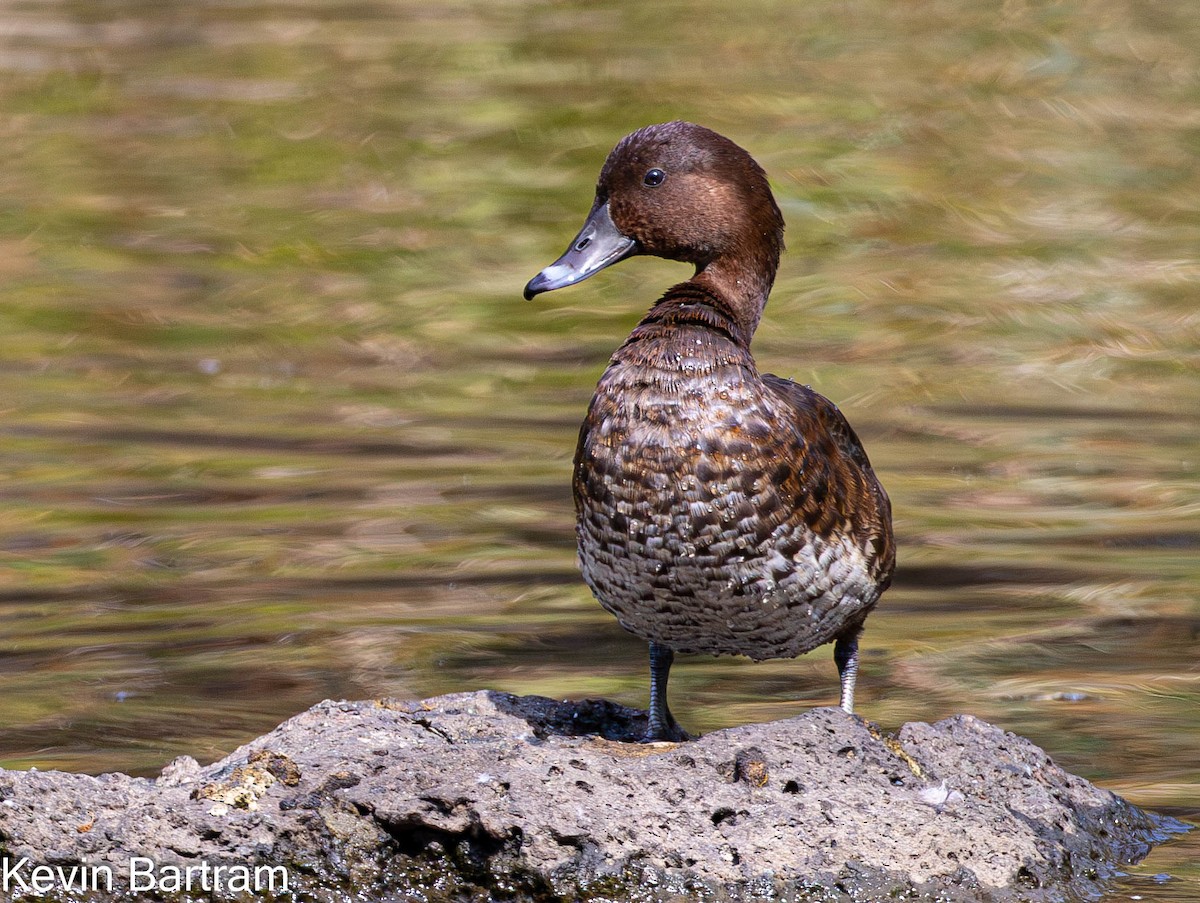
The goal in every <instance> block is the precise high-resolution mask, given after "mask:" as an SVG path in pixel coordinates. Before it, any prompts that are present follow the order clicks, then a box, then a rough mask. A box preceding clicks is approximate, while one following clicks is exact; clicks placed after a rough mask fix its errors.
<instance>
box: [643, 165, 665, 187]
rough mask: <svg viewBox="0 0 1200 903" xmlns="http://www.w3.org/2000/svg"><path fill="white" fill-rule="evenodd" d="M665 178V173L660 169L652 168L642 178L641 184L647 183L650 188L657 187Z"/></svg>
mask: <svg viewBox="0 0 1200 903" xmlns="http://www.w3.org/2000/svg"><path fill="white" fill-rule="evenodd" d="M666 178H667V174H666V173H665V172H663V171H662V170H661V169H652V170H650V171H649V172H648V173H646V175H645V176H644V177H643V178H642V184H643V185H649V186H650V187H651V188H657V187H658V186H659V185H661V184H662V183H663V182H664V181H665V180H666Z"/></svg>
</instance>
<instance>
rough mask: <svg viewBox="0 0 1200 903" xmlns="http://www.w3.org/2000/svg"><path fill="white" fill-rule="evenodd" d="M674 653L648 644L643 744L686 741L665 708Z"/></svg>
mask: <svg viewBox="0 0 1200 903" xmlns="http://www.w3.org/2000/svg"><path fill="white" fill-rule="evenodd" d="M673 661H675V653H674V652H672V651H671V650H670V649H668V648H667V647H666V646H662V645H660V644H658V643H651V644H650V718H649V720H648V721H647V722H646V733H645V734H644V735H643V736H642V742H643V743H654V742H655V741H658V740H668V741H670V742H672V743H679V742H682V741H683V740H687V739H689V738H688V735H687V733H686V732H685V731H684V730H683V728H681V727H680V726H679V725H678V723H676V721H675V716H673V715H672V714H671V710H670V708H668V707H667V678H668V677H669V676H670V674H671V662H673Z"/></svg>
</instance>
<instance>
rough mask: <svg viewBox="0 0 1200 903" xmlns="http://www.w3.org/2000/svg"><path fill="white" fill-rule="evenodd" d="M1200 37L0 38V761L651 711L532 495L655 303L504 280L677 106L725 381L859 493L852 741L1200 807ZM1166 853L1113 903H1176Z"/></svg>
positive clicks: (52, 762)
mask: <svg viewBox="0 0 1200 903" xmlns="http://www.w3.org/2000/svg"><path fill="white" fill-rule="evenodd" d="M1197 48H1200V24H1198V23H1197V21H1196V18H1195V16H1194V15H1192V14H1191V11H1190V10H1189V9H1188V8H1187V6H1186V5H1178V6H1168V5H1166V4H1132V3H1126V2H1117V0H1089V2H1086V3H1082V4H1055V3H1050V4H1032V3H1019V2H1014V3H1005V4H1001V5H997V4H982V3H970V2H966V0H954V2H950V0H942V2H939V0H933V2H928V3H923V4H920V5H913V4H893V3H885V2H881V0H858V2H848V3H847V2H837V3H832V2H822V0H817V2H813V3H806V4H773V3H765V2H764V3H743V4H737V5H736V7H735V8H729V7H728V6H727V5H725V4H717V3H704V2H700V3H688V4H682V3H668V4H665V5H664V4H655V5H653V6H648V5H644V4H637V3H632V2H624V0H620V2H611V3H606V4H599V5H597V4H587V5H584V4H573V3H566V4H553V5H548V4H542V3H531V2H528V3H527V2H517V0H513V2H506V3H483V2H479V3H466V2H463V3H453V2H451V3H445V4H439V5H436V6H433V7H430V6H429V5H427V4H423V3H417V2H408V0H394V2H360V3H349V2H336V0H334V2H326V3H311V2H304V0H295V2H277V3H262V4H250V3H244V2H233V0H229V2H200V0H197V2H192V3H188V4H159V3H149V2H140V3H139V2H134V0H111V2H105V3H87V2H71V0H64V2H56V3H51V2H13V0H7V2H4V3H3V6H2V14H0V69H2V70H3V73H4V76H3V78H2V79H0V133H2V135H3V143H4V147H5V157H6V162H5V165H4V166H3V167H2V168H0V278H2V279H3V284H4V289H3V294H2V295H0V326H2V328H0V399H2V401H0V433H2V435H3V440H4V453H3V468H0V498H2V501H3V503H2V504H0V619H2V621H0V623H2V624H3V631H2V633H0V722H2V723H4V724H5V725H6V730H5V732H4V734H3V736H2V737H0V761H2V762H3V764H4V765H5V766H6V767H14V768H22V767H28V766H31V765H36V766H38V767H40V768H68V769H76V770H84V771H91V772H100V771H104V770H114V769H119V770H123V771H130V772H133V773H138V774H154V773H156V772H157V771H158V769H159V768H160V767H161V766H162V764H163V763H165V762H166V761H168V760H169V759H170V758H172V757H173V756H176V755H180V754H190V755H194V756H196V757H197V758H199V759H201V760H202V761H209V760H212V759H215V758H218V757H220V756H222V755H224V754H226V753H228V752H229V751H230V750H232V749H233V748H235V747H236V746H237V745H238V744H240V743H242V742H244V741H245V740H247V739H249V738H250V737H253V736H255V735H257V734H259V733H261V732H262V731H265V730H267V729H269V728H271V727H272V726H274V725H275V724H276V723H277V722H279V721H280V720H282V719H283V718H285V717H287V716H289V715H291V714H293V713H295V712H297V711H299V710H301V709H303V708H305V707H307V706H308V705H310V704H312V703H314V702H316V701H319V700H320V699H323V698H326V697H369V696H379V695H388V694H392V695H400V696H427V695H432V694H436V693H442V692H450V691H457V690H464V689H472V688H477V687H493V688H497V689H503V690H509V691H513V692H518V693H543V694H546V695H550V696H557V697H564V696H584V695H590V696H599V695H603V696H608V697H611V698H614V699H617V700H619V701H622V702H626V703H631V704H644V700H645V693H646V678H645V674H644V672H645V651H644V648H643V647H642V645H641V644H640V643H639V642H638V641H636V640H634V639H632V638H630V637H628V636H626V635H625V634H623V633H622V632H621V631H620V629H619V628H617V627H616V626H615V624H614V622H613V621H612V619H611V618H610V617H609V616H608V615H607V614H605V613H604V612H603V611H602V610H601V609H600V608H599V607H598V606H597V605H596V604H595V603H594V602H593V601H592V600H591V598H590V596H589V594H588V592H587V590H586V588H584V587H583V585H582V583H581V582H580V580H579V578H578V575H577V573H576V571H575V568H574V543H573V536H572V513H571V500H570V494H569V475H570V461H571V454H572V451H573V448H574V441H575V435H576V431H577V429H578V423H579V421H580V419H581V417H582V415H583V411H584V408H585V406H586V404H587V399H588V398H589V397H590V394H591V390H592V387H593V385H594V383H595V380H596V378H597V377H598V375H599V373H600V371H601V370H602V369H603V366H604V363H605V361H606V359H607V356H608V354H609V353H610V352H611V350H612V349H613V348H615V347H616V345H617V344H618V343H619V342H620V340H621V339H622V338H623V337H624V335H625V334H626V333H627V332H628V330H629V329H630V328H631V327H632V326H633V324H634V323H635V322H636V320H637V319H638V317H639V316H640V315H641V313H642V312H643V311H644V309H645V308H646V307H647V306H648V305H649V303H650V302H651V301H652V300H653V299H654V298H655V297H656V296H657V293H658V292H659V291H661V290H662V288H663V287H665V286H666V285H668V284H669V283H670V282H672V281H675V280H678V279H679V278H682V277H683V276H684V275H686V272H687V271H686V269H684V268H681V267H680V266H679V265H677V264H671V263H667V262H661V261H651V260H636V261H632V262H628V263H625V264H622V265H621V266H619V267H617V268H614V269H613V270H610V271H607V272H606V273H604V274H603V275H601V276H600V277H597V278H596V279H593V280H592V281H590V282H588V283H587V284H586V285H583V286H579V287H576V288H574V289H570V290H565V291H562V292H556V293H554V294H552V295H548V296H545V297H542V298H539V299H537V300H536V301H535V302H532V303H526V302H524V301H522V300H521V298H520V289H521V287H522V286H523V285H524V282H525V281H526V280H527V279H528V278H529V277H530V276H532V275H533V273H535V272H536V271H537V270H538V269H540V268H541V267H542V266H543V265H545V264H546V263H548V262H549V261H550V260H552V259H553V258H554V257H555V256H557V254H558V253H559V252H560V251H561V250H562V248H563V247H564V246H565V244H566V242H567V241H568V239H569V238H570V237H571V235H573V234H574V230H575V229H576V228H577V226H578V225H579V223H580V222H581V221H582V217H583V215H584V213H585V212H586V210H587V207H588V205H589V203H590V195H591V189H592V185H593V183H594V179H595V175H596V173H597V171H598V169H599V166H600V163H601V162H602V161H603V159H604V156H605V154H606V153H607V151H608V149H609V148H610V147H611V145H612V144H613V142H614V141H615V140H616V139H617V138H618V137H620V136H621V135H623V134H624V133H626V132H627V131H630V130H631V129H632V128H634V127H636V126H638V125H642V124H645V123H648V122H654V121H662V120H665V119H669V118H674V117H679V118H687V119H693V120H697V121H700V122H703V123H704V124H706V125H709V126H711V127H713V128H716V129H717V130H719V131H722V132H724V133H726V134H728V135H730V136H731V137H733V138H734V139H735V140H737V141H739V142H740V143H741V144H743V145H744V146H746V147H747V148H748V149H750V150H751V151H752V152H753V153H754V154H755V156H756V157H757V158H758V159H759V160H760V162H762V164H763V165H764V166H765V167H766V169H767V171H768V173H769V175H770V177H771V179H772V183H773V185H774V187H775V190H776V192H777V194H778V196H779V200H780V204H781V207H782V209H783V211H784V215H785V217H786V218H787V221H788V233H787V241H788V252H787V254H786V255H785V258H784V263H783V269H782V271H781V273H780V278H779V281H778V283H777V285H776V290H775V293H774V296H773V298H772V302H771V305H770V307H769V308H768V310H767V313H766V317H765V319H764V321H763V325H762V327H761V329H760V331H759V335H758V337H757V339H756V342H755V351H756V354H757V356H758V358H759V361H760V363H761V365H762V368H763V369H764V370H769V371H774V372H777V373H780V374H782V375H786V376H790V377H793V378H795V379H797V380H799V381H802V382H808V383H811V384H812V385H813V386H814V387H816V388H818V389H819V390H820V391H822V392H824V393H825V394H827V395H828V396H829V397H831V398H833V399H834V400H835V401H837V402H838V404H839V405H840V406H841V407H842V408H843V410H844V411H845V412H846V413H847V415H848V417H849V418H850V420H851V422H852V423H853V424H854V425H855V427H856V428H857V430H858V432H859V433H860V435H861V436H862V438H863V440H864V442H865V443H866V445H867V447H868V450H869V451H870V453H871V456H872V460H873V461H874V463H875V465H876V468H877V470H878V471H879V473H880V475H881V477H882V479H883V481H884V483H885V485H886V486H887V488H888V490H889V491H890V493H891V495H892V498H893V502H894V504H895V508H896V525H897V534H898V540H899V544H900V569H899V572H898V575H897V580H896V584H895V586H894V588H893V589H892V590H890V591H889V593H888V594H887V595H886V596H885V598H884V602H883V604H882V605H881V607H880V609H879V610H878V611H877V612H876V613H875V614H874V615H873V616H872V617H871V619H870V621H869V622H868V630H867V633H866V635H865V638H864V661H863V675H862V678H861V680H860V684H859V707H860V711H861V712H862V713H863V714H864V715H866V716H867V717H869V718H871V719H873V720H876V721H878V722H880V723H881V724H883V725H884V726H885V727H895V726H898V725H899V724H901V723H902V722H904V721H906V720H912V719H920V720H936V719H938V718H941V717H944V716H946V715H949V714H952V713H956V712H960V711H969V712H972V713H974V714H976V715H978V716H980V717H983V718H986V719H988V720H991V721H993V722H995V723H998V724H1001V725H1003V726H1004V727H1006V728H1008V729H1010V730H1013V731H1016V732H1018V733H1021V734H1023V735H1025V736H1028V737H1030V738H1031V739H1032V740H1034V741H1035V742H1037V743H1039V744H1041V745H1042V746H1044V747H1045V748H1046V749H1047V750H1048V751H1049V752H1050V753H1051V755H1052V756H1053V757H1054V758H1055V759H1056V760H1057V761H1059V762H1060V763H1062V764H1064V765H1066V766H1068V767H1070V768H1072V769H1074V770H1076V771H1078V772H1079V773H1082V774H1084V775H1085V776H1087V777H1089V778H1091V779H1093V780H1096V781H1099V782H1100V783H1102V784H1103V785H1104V786H1107V787H1110V788H1112V789H1113V790H1115V791H1117V792H1119V793H1122V794H1124V795H1126V796H1128V797H1129V798H1131V799H1132V800H1134V801H1135V802H1138V803H1140V804H1142V805H1146V806H1152V807H1156V808H1159V809H1162V810H1164V811H1168V812H1173V813H1175V814H1179V815H1182V816H1185V817H1191V818H1193V819H1195V818H1196V816H1197V814H1200V813H1198V807H1200V762H1198V760H1200V756H1197V753H1196V750H1197V748H1198V747H1200V705H1198V703H1200V666H1198V665H1197V661H1198V659H1200V656H1198V652H1200V645H1198V644H1200V604H1198V603H1197V598H1198V597H1200V556H1198V555H1197V552H1198V551H1200V521H1198V519H1197V515H1200V481H1198V479H1197V476H1198V470H1200V438H1198V436H1200V430H1198V429H1197V424H1196V420H1197V415H1198V414H1200V379H1198V377H1200V304H1198V303H1197V298H1198V296H1200V255H1197V253H1196V248H1197V247H1200V168H1198V166H1197V152H1198V151H1200V113H1197V110H1200V104H1198V103H1197V101H1198V100H1200V80H1198V78H1197V75H1196V73H1197V72H1200V50H1197ZM836 692H837V689H836V681H835V679H834V669H833V665H832V662H831V661H830V654H829V650H828V649H822V650H818V651H817V652H814V653H813V654H811V655H809V656H806V657H804V658H802V659H799V660H797V661H786V662H768V663H763V664H758V665H754V664H751V663H750V662H748V661H744V660H733V659H709V658H705V657H689V658H684V659H682V660H681V661H680V662H679V663H678V664H677V666H676V669H675V671H674V672H673V673H672V702H673V708H674V710H675V711H676V713H677V714H678V715H679V717H680V719H681V721H683V723H684V724H685V725H686V726H688V727H689V728H692V729H694V730H702V731H703V730H712V729H716V728H719V727H722V726H726V725H732V724H738V723H742V722H745V721H752V720H762V719H769V718H776V717H783V716H787V715H789V714H792V713H794V712H796V711H797V710H799V709H801V708H803V707H805V706H811V705H817V704H826V703H829V702H832V701H834V700H835V699H836ZM1198 862H1200V841H1198V840H1196V839H1185V840H1183V841H1180V842H1177V843H1175V844H1169V845H1167V846H1166V847H1163V848H1161V849H1160V850H1158V851H1156V852H1155V853H1154V854H1153V855H1152V857H1151V858H1150V860H1148V861H1147V862H1146V863H1144V864H1142V865H1140V866H1138V867H1136V868H1135V869H1134V870H1133V871H1134V877H1132V878H1131V879H1130V880H1129V882H1128V883H1127V885H1123V886H1121V887H1120V888H1118V890H1117V891H1116V892H1114V896H1113V897H1112V899H1113V900H1118V899H1120V900H1124V899H1131V898H1134V897H1138V896H1140V897H1141V898H1142V899H1157V900H1171V901H1200V865H1198V864H1197V863H1198ZM1155 876H1159V877H1157V878H1156V877H1155Z"/></svg>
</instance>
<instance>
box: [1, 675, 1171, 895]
mask: <svg viewBox="0 0 1200 903" xmlns="http://www.w3.org/2000/svg"><path fill="white" fill-rule="evenodd" d="M644 725H645V713H644V712H639V711H635V710H632V709H627V708H624V707H622V706H617V705H614V704H612V703H609V702H605V701H593V700H587V701H584V702H554V701H552V700H549V699H543V698H540V697H530V696H526V697H516V696H511V695H508V694H505V693H495V692H485V691H481V692H476V693H464V694H457V695H451V696H441V697H437V698H435V699H429V700H425V701H424V702H401V701H396V700H382V701H377V702H323V703H321V704H319V705H316V706H314V707H313V708H311V709H309V710H308V711H307V712H304V713H303V714H301V715H297V716H296V717H295V718H292V719H291V720H289V721H287V722H285V723H284V724H282V725H280V726H279V727H278V728H276V729H275V730H274V731H272V732H271V733H269V734H267V735H265V736H263V737H260V738H258V739H257V740H255V741H253V742H252V743H249V744H247V745H246V746H244V747H242V748H241V749H239V750H237V751H236V752H235V753H233V754H232V755H230V756H229V757H227V758H225V759H223V760H222V761H220V762H217V763H215V764H213V765H210V766H207V767H203V768H202V767H200V766H198V765H197V764H196V762H195V760H193V759H190V758H188V757H183V758H181V759H176V760H175V761H174V762H172V763H171V764H170V765H169V766H167V768H166V769H164V771H163V776H162V777H161V778H160V779H158V780H157V781H151V780H146V779H141V778H131V777H129V776H127V775H121V774H110V775H101V776H99V777H90V776H86V775H76V774H66V773H61V772H15V771H0V854H2V855H3V856H4V857H5V862H4V863H3V868H2V869H0V877H2V878H3V882H4V885H5V888H4V889H5V890H6V891H7V892H9V893H12V894H13V895H14V896H16V897H18V898H19V897H21V896H22V895H25V896H28V897H31V898H32V897H35V896H36V897H38V898H39V899H45V898H54V897H55V896H58V897H62V898H65V897H67V896H70V897H71V898H72V899H85V898H94V899H107V898H110V897H121V896H122V895H127V896H130V897H133V896H138V895H140V894H158V895H160V896H163V897H166V898H172V897H173V896H174V897H176V898H184V899H186V898H197V899H198V898H201V897H203V898H205V899H208V898H209V897H210V896H212V897H215V898H216V899H225V898H234V897H238V896H239V895H240V896H242V897H245V896H246V895H248V894H249V895H252V896H263V895H269V894H270V893H272V892H274V893H276V894H278V893H279V892H280V891H282V890H283V884H284V882H286V888H287V890H289V891H291V892H293V893H294V894H295V893H298V894H299V895H301V896H305V895H307V897H308V898H309V899H316V900H334V899H339V900H340V899H345V898H346V897H347V896H348V895H349V894H351V893H353V894H354V895H355V896H356V898H358V899H368V900H369V899H395V898H397V896H399V897H400V898H402V899H403V898H407V896H408V895H409V894H412V895H413V896H414V897H415V898H418V899H426V900H455V899H489V898H504V899H518V900H530V899H535V898H536V899H538V900H555V899H560V900H577V899H581V898H593V899H613V900H645V901H655V900H679V899H705V900H719V899H747V898H754V899H779V900H810V899H811V900H875V899H881V898H887V899H891V898H894V897H901V898H903V897H904V896H905V895H918V894H925V895H928V897H929V898H931V899H939V900H989V901H1004V900H1018V899H1019V900H1030V899H1047V900H1050V899H1061V898H1063V897H1066V896H1072V897H1075V896H1084V895H1087V894H1090V893H1095V892H1097V891H1098V890H1099V889H1100V887H1101V886H1102V883H1103V882H1104V880H1105V879H1106V878H1108V877H1110V876H1111V875H1112V874H1113V873H1114V870H1115V868H1116V867H1117V866H1118V865H1120V864H1122V863H1126V862H1130V861H1134V860H1137V859H1139V858H1141V857H1142V856H1144V855H1145V853H1146V852H1147V851H1148V850H1149V848H1150V846H1151V845H1152V844H1154V843H1156V842H1159V841H1161V840H1163V839H1165V838H1166V837H1167V836H1168V835H1169V834H1170V833H1172V832H1174V831H1178V830H1183V825H1182V824H1181V823H1178V822H1172V821H1171V820H1168V819H1164V818H1161V817H1159V816H1155V815H1152V814H1149V813H1146V812H1143V811H1141V810H1139V809H1137V808H1136V807H1134V806H1132V805H1130V804H1129V803H1127V802H1125V801H1124V800H1122V799H1120V798H1119V797H1117V796H1115V795H1114V794H1112V793H1110V792H1108V791H1106V790H1102V789H1100V788H1098V787H1095V786H1093V785H1092V784H1089V783H1088V782H1087V781H1085V780H1083V779H1082V778H1079V777H1075V776H1074V775H1071V774H1068V773H1067V772H1065V771H1063V770H1062V769H1061V768H1059V767H1057V766H1056V765H1054V763H1053V762H1051V761H1050V759H1049V758H1048V757H1047V756H1046V754H1045V753H1044V752H1043V751H1042V750H1040V749H1038V748H1037V747H1036V746H1034V745H1033V744H1031V743H1029V742H1028V741H1027V740H1023V739H1021V738H1020V737H1017V736H1015V735H1013V734H1010V733H1007V732H1005V731H1003V730H1001V729H999V728H997V727H993V726H992V725H989V724H986V723H984V722H982V721H979V720H977V719H975V718H972V717H970V716H967V715H960V716H957V717H955V718H950V719H947V720H945V721H942V722H939V723H937V724H934V725H928V724H908V725H905V726H904V727H903V728H902V729H901V730H900V732H899V733H898V734H897V735H895V736H890V735H887V734H884V733H881V732H880V731H879V730H877V729H876V728H875V727H874V726H873V725H871V724H869V723H867V722H864V721H862V720H861V719H859V718H856V717H853V716H850V715H846V714H845V713H843V712H842V711H841V710H840V709H832V708H823V709H815V710H812V711H809V712H806V713H804V714H803V715H800V716H799V717H796V718H792V719H790V720H787V721H776V722H772V723H769V724H754V725H747V726H745V727H739V728H733V729H730V730H724V731H717V732H714V733H711V734H708V735H707V736H704V737H702V738H700V739H698V740H695V741H692V742H689V743H684V744H666V743H661V744H653V745H642V744H638V743H633V742H630V741H631V740H632V739H633V738H634V737H637V736H639V735H640V734H641V732H642V730H643V728H644ZM39 869H44V870H45V871H41V872H39V871H38V870H39ZM38 878H41V879H44V880H41V882H40V883H36V882H37V881H38ZM72 881H74V883H71V882H72Z"/></svg>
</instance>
